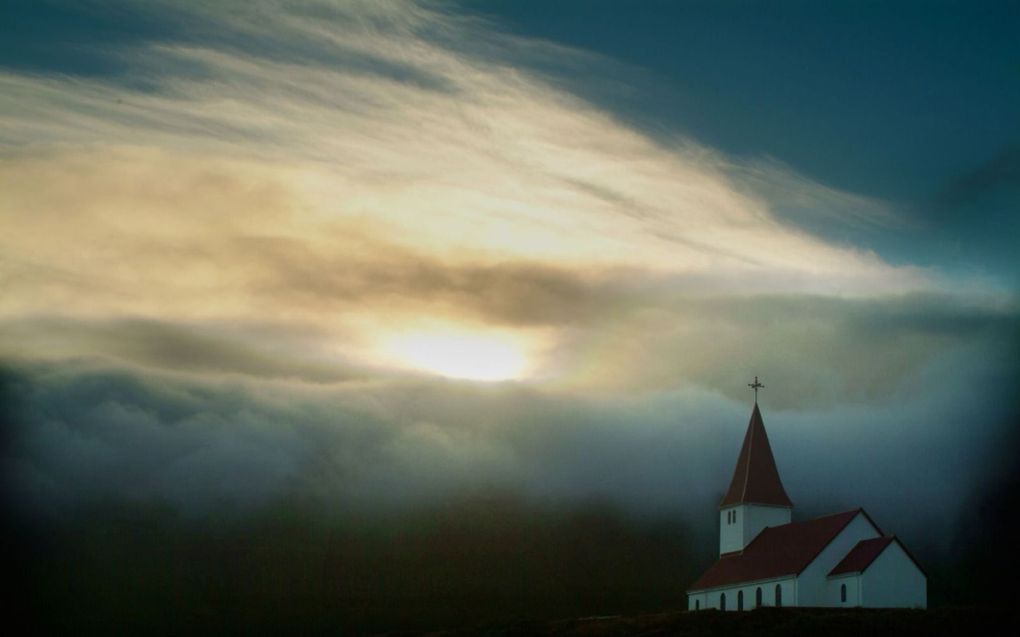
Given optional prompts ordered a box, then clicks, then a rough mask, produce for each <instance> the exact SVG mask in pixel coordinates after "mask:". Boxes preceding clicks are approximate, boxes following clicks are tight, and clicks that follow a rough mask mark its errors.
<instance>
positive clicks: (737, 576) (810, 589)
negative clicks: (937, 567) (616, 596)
mask: <svg viewBox="0 0 1020 637" xmlns="http://www.w3.org/2000/svg"><path fill="white" fill-rule="evenodd" d="M755 384H757V378H756V379H755ZM759 386H760V385H759ZM752 387H753V386H752ZM792 513H793V503H792V502H791V501H790V498H789V497H788V496H787V495H786V490H785V489H784V488H783V484H782V482H781V481H780V480H779V471H778V470H777V469H776V462H775V459H774V458H773V456H772V448H771V447H770V446H769V439H768V437H767V436H766V435H765V423H764V422H763V421H762V417H761V412H760V411H759V410H758V402H757V400H755V404H754V409H753V411H752V412H751V422H750V423H749V424H748V425H747V434H746V435H745V436H744V444H743V446H742V447H741V448H740V456H739V458H738V459H737V467H736V469H735V470H734V472H733V480H732V481H731V482H730V488H729V490H728V491H727V492H726V496H725V497H724V498H723V500H722V503H721V504H720V505H719V523H720V529H719V560H718V561H717V562H716V563H715V564H713V565H712V566H710V567H709V569H708V570H707V571H705V572H704V574H703V575H702V576H701V577H699V578H698V580H697V581H695V582H694V583H693V584H692V585H691V587H690V588H689V589H688V591H687V597H688V608H689V609H690V610H701V609H706V608H716V609H720V610H750V609H753V608H757V607H759V606H830V607H853V606H864V607H874V608H878V607H906V608H926V607H927V603H928V593H927V584H928V582H927V575H926V574H925V572H924V570H923V569H922V568H921V566H920V565H919V564H918V563H917V560H915V559H914V558H913V556H911V554H910V552H909V551H907V548H906V547H905V546H903V544H902V543H901V542H900V541H899V540H898V539H897V538H896V536H895V535H886V534H885V533H884V532H883V531H882V529H880V528H879V526H878V524H876V522H875V521H874V520H873V519H872V518H871V516H869V515H868V514H867V513H865V511H864V509H854V510H852V511H846V512H843V513H836V514H834V515H827V516H825V517H821V518H816V519H814V520H806V521H803V522H792V521H791V519H792Z"/></svg>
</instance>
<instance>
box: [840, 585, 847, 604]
mask: <svg viewBox="0 0 1020 637" xmlns="http://www.w3.org/2000/svg"><path fill="white" fill-rule="evenodd" d="M839 601H841V602H843V603H844V604H845V603H846V584H842V585H841V586H840V587H839Z"/></svg>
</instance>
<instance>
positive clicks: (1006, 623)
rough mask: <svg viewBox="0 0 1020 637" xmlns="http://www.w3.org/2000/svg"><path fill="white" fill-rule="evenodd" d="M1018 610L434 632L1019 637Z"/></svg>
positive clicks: (808, 613) (866, 612) (793, 613)
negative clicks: (973, 635) (1016, 621)
mask: <svg viewBox="0 0 1020 637" xmlns="http://www.w3.org/2000/svg"><path fill="white" fill-rule="evenodd" d="M1016 618H1017V612H1016V611H1015V610H1007V609H1001V610H994V609H988V608H974V607H969V608H959V607H957V608H940V609H935V610H906V609H889V610H887V609H851V610H844V609H819V608H812V609H794V608H783V609H776V608H762V609H758V610H754V611H750V612H746V613H720V612H718V611H700V612H697V613H688V612H667V613H660V614H654V615H636V616H631V617H627V616H616V617H591V618H582V619H572V620H563V621H556V622H548V623H543V622H521V623H517V624H509V625H503V626H479V627H475V628H473V629H469V630H455V631H442V632H437V633H431V634H432V635H436V636H440V635H441V636H444V637H459V636H468V635H487V636H510V635H556V636H578V637H580V636H585V637H603V636H604V637H616V636H620V635H634V636H637V635H640V636H642V637H645V636H651V635H686V636H691V637H696V636H702V635H736V636H740V635H747V636H751V635H753V636H754V637H768V636H771V635H776V636H777V637H778V636H782V637H796V636H801V635H803V636H805V637H807V636H811V637H816V636H824V637H841V636H844V635H845V636H847V637H849V636H855V637H856V636H859V635H897V636H898V637H904V636H910V635H970V634H980V635H983V636H985V635H1000V634H1003V635H1005V634H1009V635H1013V634H1015V632H1014V629H1015V626H1016V623H1015V620H1016Z"/></svg>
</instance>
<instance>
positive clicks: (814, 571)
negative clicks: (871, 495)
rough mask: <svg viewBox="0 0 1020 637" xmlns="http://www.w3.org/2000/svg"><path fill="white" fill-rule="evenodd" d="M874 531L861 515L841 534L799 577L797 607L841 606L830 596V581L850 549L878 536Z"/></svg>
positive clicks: (872, 526)
mask: <svg viewBox="0 0 1020 637" xmlns="http://www.w3.org/2000/svg"><path fill="white" fill-rule="evenodd" d="M878 536H879V533H878V529H876V528H875V526H874V525H873V524H871V522H869V521H868V518H867V517H865V515H864V514H863V513H858V514H857V515H856V516H854V518H853V519H852V520H851V521H850V523H849V524H847V525H846V526H845V527H844V528H843V530H842V531H840V532H839V535H837V536H836V537H835V538H834V539H833V540H832V541H831V542H829V545H828V546H826V547H825V548H824V549H822V552H821V553H819V554H818V556H817V557H816V558H815V559H814V560H813V561H812V562H811V564H809V565H808V567H807V568H805V569H804V570H803V571H802V572H801V574H800V576H799V577H798V578H797V605H798V606H832V605H840V604H839V603H838V602H839V598H838V597H836V598H835V600H833V598H831V597H829V595H828V587H827V578H828V575H829V571H831V570H832V569H833V568H834V567H835V566H836V564H838V563H839V562H840V560H842V559H843V558H844V557H846V554H847V553H849V552H850V549H852V548H853V547H854V545H856V544H857V543H858V542H860V541H861V540H866V539H868V538H873V537H878Z"/></svg>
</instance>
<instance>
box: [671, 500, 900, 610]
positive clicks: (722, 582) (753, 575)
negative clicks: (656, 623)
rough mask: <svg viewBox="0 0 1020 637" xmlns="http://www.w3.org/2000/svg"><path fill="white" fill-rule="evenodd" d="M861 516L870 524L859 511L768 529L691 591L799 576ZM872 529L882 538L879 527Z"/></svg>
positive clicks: (726, 556)
mask: <svg viewBox="0 0 1020 637" xmlns="http://www.w3.org/2000/svg"><path fill="white" fill-rule="evenodd" d="M859 514H862V515H864V516H865V517H866V518H867V520H868V521H869V522H871V517H870V516H868V514H867V513H866V512H865V511H864V509H861V508H857V509H850V510H849V511H844V512H842V513H833V514H830V515H825V516H822V517H818V518H814V519H812V520H802V521H799V522H790V523H788V524H782V525H780V526H772V527H766V528H764V529H762V531H761V532H760V533H758V535H757V536H755V538H754V539H753V540H751V542H750V543H749V544H748V545H747V546H746V547H744V550H743V551H740V552H733V553H726V554H724V555H722V556H720V558H719V560H718V561H717V562H716V563H715V564H713V565H712V566H711V567H709V569H708V570H707V571H705V573H704V574H703V575H702V576H701V577H700V578H698V580H697V581H696V582H694V584H692V585H691V588H689V589H688V591H696V590H705V589H709V588H716V587H719V586H730V585H733V584H736V583H739V582H750V581H756V580H764V579H772V578H775V577H783V576H796V575H799V574H800V573H801V572H802V571H803V570H804V569H805V568H807V566H808V565H809V564H810V563H811V562H812V561H814V559H815V558H816V557H817V556H818V555H819V554H820V553H821V552H822V550H823V549H824V548H825V547H826V546H828V545H829V543H830V542H832V540H833V539H834V538H835V537H836V536H837V535H839V533H840V532H842V531H843V529H844V528H846V526H847V525H848V524H850V522H851V521H852V520H853V519H854V518H856V517H857V516H858V515H859ZM872 525H873V526H874V528H875V529H876V531H878V533H879V534H881V530H880V529H878V527H877V525H874V523H873V522H872Z"/></svg>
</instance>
